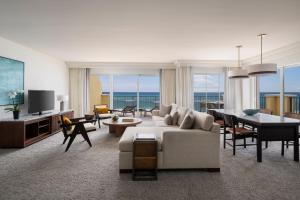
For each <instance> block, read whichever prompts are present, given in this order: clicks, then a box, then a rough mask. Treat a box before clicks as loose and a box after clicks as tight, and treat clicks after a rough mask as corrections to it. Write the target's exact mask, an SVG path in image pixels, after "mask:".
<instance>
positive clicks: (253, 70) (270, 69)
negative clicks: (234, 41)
mask: <svg viewBox="0 0 300 200" xmlns="http://www.w3.org/2000/svg"><path fill="white" fill-rule="evenodd" d="M266 35H267V34H264V33H262V34H259V35H258V37H260V64H256V65H251V66H249V67H248V74H249V75H262V74H276V73H277V64H275V63H263V62H262V47H263V46H262V40H263V37H264V36H266Z"/></svg>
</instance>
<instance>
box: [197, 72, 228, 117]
mask: <svg viewBox="0 0 300 200" xmlns="http://www.w3.org/2000/svg"><path fill="white" fill-rule="evenodd" d="M223 97H224V75H223V74H195V75H194V108H195V110H198V111H200V112H206V111H207V109H217V108H224V101H223Z"/></svg>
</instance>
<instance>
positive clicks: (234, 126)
mask: <svg viewBox="0 0 300 200" xmlns="http://www.w3.org/2000/svg"><path fill="white" fill-rule="evenodd" d="M224 122H225V128H224V129H225V130H224V131H226V129H227V127H228V131H229V132H230V133H231V134H232V144H230V143H228V142H227V144H228V145H230V146H232V147H233V155H235V150H236V146H244V148H246V146H250V145H256V143H255V144H253V143H251V144H247V140H246V139H247V138H256V136H257V134H256V132H255V131H253V130H251V129H250V130H249V129H247V128H244V127H239V122H238V119H237V117H236V116H234V115H227V114H224ZM237 140H244V144H236V141H237Z"/></svg>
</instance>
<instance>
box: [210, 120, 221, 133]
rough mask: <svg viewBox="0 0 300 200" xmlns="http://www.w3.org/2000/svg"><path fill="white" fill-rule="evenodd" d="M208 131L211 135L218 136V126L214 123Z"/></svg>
mask: <svg viewBox="0 0 300 200" xmlns="http://www.w3.org/2000/svg"><path fill="white" fill-rule="evenodd" d="M210 131H211V132H213V133H217V134H220V124H218V123H215V122H214V123H213V125H212V127H211V129H210Z"/></svg>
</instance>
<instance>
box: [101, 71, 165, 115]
mask: <svg viewBox="0 0 300 200" xmlns="http://www.w3.org/2000/svg"><path fill="white" fill-rule="evenodd" d="M99 80H100V82H101V86H102V95H101V97H102V102H103V99H106V100H105V102H110V105H111V108H114V109H122V108H124V107H125V106H130V105H134V106H136V107H137V110H138V109H152V108H154V107H159V104H160V103H159V102H160V92H159V91H160V88H159V87H160V80H159V76H158V75H101V76H99Z"/></svg>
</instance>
